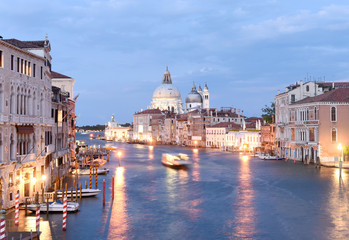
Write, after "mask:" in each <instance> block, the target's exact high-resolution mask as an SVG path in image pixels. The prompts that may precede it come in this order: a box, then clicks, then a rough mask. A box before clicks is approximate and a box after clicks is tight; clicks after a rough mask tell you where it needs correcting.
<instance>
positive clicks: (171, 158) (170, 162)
mask: <svg viewBox="0 0 349 240" xmlns="http://www.w3.org/2000/svg"><path fill="white" fill-rule="evenodd" d="M188 160H189V157H188V155H187V154H184V153H163V154H162V159H161V162H162V164H163V165H165V166H166V167H171V168H187V167H188V166H189V165H190V162H189V161H188Z"/></svg>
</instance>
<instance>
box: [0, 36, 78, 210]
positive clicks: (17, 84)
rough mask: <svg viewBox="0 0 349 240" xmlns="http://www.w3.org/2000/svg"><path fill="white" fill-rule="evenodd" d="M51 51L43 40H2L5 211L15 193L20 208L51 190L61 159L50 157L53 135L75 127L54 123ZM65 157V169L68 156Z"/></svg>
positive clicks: (0, 134)
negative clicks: (58, 161) (40, 193)
mask: <svg viewBox="0 0 349 240" xmlns="http://www.w3.org/2000/svg"><path fill="white" fill-rule="evenodd" d="M50 51H51V46H50V42H49V41H48V39H47V38H46V39H45V40H44V41H20V40H17V39H1V40H0V188H1V189H0V193H1V202H2V206H3V207H4V208H8V207H11V206H13V205H14V199H15V194H16V192H17V191H19V193H20V201H21V202H23V200H24V197H29V196H33V195H34V194H35V193H36V192H37V191H40V190H41V189H42V188H47V187H48V186H49V183H50V182H51V180H52V179H51V173H52V171H53V169H54V168H55V167H54V163H57V161H55V160H57V159H55V158H56V157H58V155H59V154H60V153H59V154H58V155H57V156H56V155H54V154H56V148H55V147H56V144H57V141H56V140H57V136H56V135H55V134H56V133H57V134H59V131H67V132H70V133H71V131H70V130H71V129H68V128H70V127H71V123H73V124H75V123H74V120H75V119H69V121H70V124H69V125H70V126H69V127H68V126H67V124H66V125H65V126H62V127H60V126H58V125H56V123H55V118H54V117H52V114H53V113H54V110H53V109H54V108H52V100H53V98H52V97H53V96H54V94H53V92H52V79H51V78H52V76H51V60H52V58H51V55H50ZM68 105H70V106H75V104H68ZM61 109H62V111H63V108H61ZM72 111H73V110H72ZM61 113H62V114H61V117H62V118H63V112H61ZM70 116H72V115H70ZM74 117H75V116H74ZM62 128H64V129H62ZM55 129H58V131H57V132H54V131H55ZM68 139H69V136H68V135H67V136H64V139H63V138H62V139H61V141H65V143H67V144H68ZM62 146H63V145H62ZM67 154H68V155H69V158H68V159H67V161H66V163H67V164H69V161H70V158H71V156H72V155H71V153H70V152H69V153H67ZM53 162H54V163H53Z"/></svg>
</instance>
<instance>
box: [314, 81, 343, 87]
mask: <svg viewBox="0 0 349 240" xmlns="http://www.w3.org/2000/svg"><path fill="white" fill-rule="evenodd" d="M332 84H334V87H335V88H341V87H349V82H333V83H332V82H323V83H319V85H323V86H325V87H332Z"/></svg>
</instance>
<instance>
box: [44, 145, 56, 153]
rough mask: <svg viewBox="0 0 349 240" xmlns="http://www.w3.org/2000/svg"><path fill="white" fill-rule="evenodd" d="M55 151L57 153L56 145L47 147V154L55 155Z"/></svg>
mask: <svg viewBox="0 0 349 240" xmlns="http://www.w3.org/2000/svg"><path fill="white" fill-rule="evenodd" d="M54 151H55V145H54V144H50V145H47V146H46V147H45V152H46V154H50V153H53V152H54Z"/></svg>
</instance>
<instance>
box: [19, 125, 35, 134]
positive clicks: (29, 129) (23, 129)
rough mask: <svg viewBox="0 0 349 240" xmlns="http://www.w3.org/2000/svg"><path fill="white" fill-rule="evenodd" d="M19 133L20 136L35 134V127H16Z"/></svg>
mask: <svg viewBox="0 0 349 240" xmlns="http://www.w3.org/2000/svg"><path fill="white" fill-rule="evenodd" d="M16 128H17V133H20V134H31V133H34V127H33V126H16Z"/></svg>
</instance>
